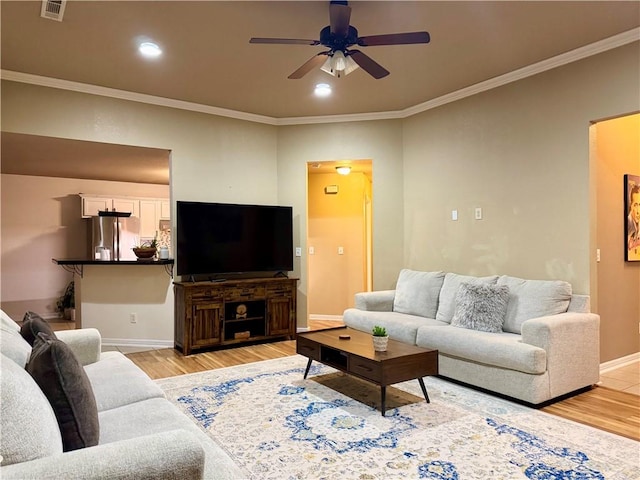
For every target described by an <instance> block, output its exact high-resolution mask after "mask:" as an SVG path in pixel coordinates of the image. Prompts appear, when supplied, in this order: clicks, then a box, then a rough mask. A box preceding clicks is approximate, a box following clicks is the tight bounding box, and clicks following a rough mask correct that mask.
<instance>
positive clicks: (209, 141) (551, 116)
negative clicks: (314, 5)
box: [2, 42, 640, 355]
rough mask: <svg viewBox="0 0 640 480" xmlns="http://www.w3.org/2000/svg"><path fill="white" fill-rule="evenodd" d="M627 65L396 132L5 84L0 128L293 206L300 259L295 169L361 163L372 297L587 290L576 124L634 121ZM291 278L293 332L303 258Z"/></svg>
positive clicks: (584, 135)
mask: <svg viewBox="0 0 640 480" xmlns="http://www.w3.org/2000/svg"><path fill="white" fill-rule="evenodd" d="M638 53H639V43H638V42H636V43H634V44H630V45H627V46H624V47H620V48H617V49H615V50H612V51H609V52H606V53H602V54H599V55H596V56H593V57H591V58H588V59H585V60H582V61H579V62H576V63H573V64H570V65H566V66H564V67H560V68H557V69H555V70H551V71H548V72H545V73H542V74H538V75H536V76H534V77H530V78H527V79H524V80H521V81H518V82H515V83H512V84H508V85H505V86H503V87H500V88H497V89H495V90H492V91H489V92H485V93H482V94H479V95H476V96H474V97H470V98H467V99H464V100H461V101H458V102H455V103H452V104H448V105H445V106H442V107H439V108H437V109H433V110H429V111H427V112H424V113H421V114H418V115H415V116H413V117H411V118H408V119H406V120H404V121H393V120H385V121H370V122H349V123H334V124H319V125H297V126H282V127H274V126H266V125H258V124H252V123H250V122H243V121H238V120H230V119H225V118H218V117H214V116H208V115H204V114H197V113H192V112H184V111H179V110H171V109H169V108H164V107H155V106H149V105H143V104H138V103H134V102H126V101H121V100H114V99H107V98H102V97H95V96H91V95H85V94H79V93H72V92H66V91H59V90H54V89H48V88H43V87H35V86H28V85H21V84H16V83H13V82H6V81H5V82H3V86H2V121H3V126H2V127H3V130H5V131H11V132H17V133H33V134H39V135H50V136H60V137H65V138H78V139H83V140H93V141H107V142H114V143H123V144H130V145H140V146H150V147H159V148H167V149H169V150H171V151H172V166H171V173H172V182H173V183H172V201H174V202H175V201H176V200H180V199H193V200H211V201H216V200H217V201H239V202H242V203H250V202H258V203H261V202H263V203H279V204H282V205H292V206H293V208H294V245H296V246H301V247H302V248H303V250H304V249H306V247H307V245H306V241H305V239H306V233H307V225H306V220H305V218H306V194H307V193H306V192H307V183H306V182H307V169H306V164H307V162H311V161H322V160H342V159H360V158H370V159H372V162H373V256H374V265H373V274H374V282H373V287H374V289H378V290H379V289H386V288H392V287H393V286H394V285H395V280H396V278H397V275H398V272H399V271H400V269H401V268H403V267H410V268H420V269H427V270H436V269H442V270H450V271H457V272H460V273H478V274H482V273H485V272H496V273H508V274H512V275H519V276H523V277H527V278H561V279H566V280H568V281H570V282H571V283H572V284H573V286H574V290H575V291H576V292H579V293H589V291H590V281H591V280H592V279H591V278H590V276H591V274H592V273H593V272H592V271H591V266H590V259H591V258H592V255H593V254H594V252H595V235H594V234H592V228H591V225H595V223H596V216H595V211H594V210H593V209H590V208H589V205H590V202H591V196H590V188H589V182H590V177H589V170H590V169H589V124H590V122H592V121H594V120H598V119H601V118H607V117H613V116H617V115H620V114H624V113H627V112H631V111H637V110H639V109H640V98H639V95H640V92H639V90H638V85H639V84H640V68H639V66H640V65H639V63H640V55H638ZM593 195H595V193H593ZM477 206H479V207H482V208H483V209H484V218H483V220H478V221H475V220H472V219H471V213H472V211H473V208H474V207H477ZM454 208H455V209H457V210H458V211H459V214H460V219H459V220H458V222H457V223H456V222H452V221H451V220H449V219H450V213H451V210H452V209H454ZM294 265H295V272H294V274H295V275H299V276H300V278H301V280H300V284H299V307H300V308H299V312H298V325H299V326H306V318H307V311H306V300H307V299H306V291H307V288H308V285H307V280H306V272H307V265H306V259H305V257H304V256H303V257H301V258H296V260H295V262H294ZM611 288H614V286H612V287H611ZM604 294H607V292H600V295H604ZM118 314H119V315H120V314H122V315H124V313H123V312H121V313H118ZM603 328H604V329H606V328H608V326H607V325H604V326H603ZM635 335H637V330H636V331H635ZM612 354H615V352H612ZM622 354H623V353H622V352H620V355H622Z"/></svg>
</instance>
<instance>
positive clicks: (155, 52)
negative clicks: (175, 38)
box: [138, 42, 162, 58]
mask: <svg viewBox="0 0 640 480" xmlns="http://www.w3.org/2000/svg"><path fill="white" fill-rule="evenodd" d="M138 51H139V52H140V53H141V54H142V55H144V56H145V57H147V58H155V57H159V56H160V55H162V50H161V49H160V47H159V46H158V45H156V44H155V43H153V42H143V43H141V44H140V46H139V47H138Z"/></svg>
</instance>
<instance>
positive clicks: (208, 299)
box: [174, 278, 298, 355]
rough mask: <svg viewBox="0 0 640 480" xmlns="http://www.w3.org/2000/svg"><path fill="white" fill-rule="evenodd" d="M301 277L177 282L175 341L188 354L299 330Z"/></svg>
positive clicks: (282, 335)
mask: <svg viewBox="0 0 640 480" xmlns="http://www.w3.org/2000/svg"><path fill="white" fill-rule="evenodd" d="M297 282H298V279H297V278H255V279H239V280H227V281H223V282H174V294H175V313H174V322H175V328H174V332H175V333H174V345H175V348H176V349H178V350H181V351H182V353H183V354H184V355H191V354H192V353H194V351H201V350H211V349H214V348H216V347H223V346H229V345H234V344H243V343H247V342H259V341H262V340H263V341H267V340H271V339H275V338H278V337H286V338H288V339H289V340H291V339H293V338H294V337H295V333H296V292H297Z"/></svg>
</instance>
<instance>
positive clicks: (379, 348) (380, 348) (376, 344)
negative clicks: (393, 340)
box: [373, 336, 389, 352]
mask: <svg viewBox="0 0 640 480" xmlns="http://www.w3.org/2000/svg"><path fill="white" fill-rule="evenodd" d="M387 343H389V337H388V336H387V337H373V349H374V350H375V351H376V352H386V351H387Z"/></svg>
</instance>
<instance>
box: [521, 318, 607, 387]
mask: <svg viewBox="0 0 640 480" xmlns="http://www.w3.org/2000/svg"><path fill="white" fill-rule="evenodd" d="M522 342H523V343H527V344H529V345H535V346H537V347H540V348H544V349H545V351H546V352H547V372H548V373H549V383H550V390H551V392H550V393H551V396H552V397H556V396H558V395H562V394H564V393H569V392H572V391H574V390H577V389H579V388H583V387H586V386H590V385H594V384H596V383H598V381H599V379H600V316H599V315H597V314H595V313H575V312H567V313H561V314H559V315H549V316H546V317H539V318H532V319H530V320H527V321H525V322H524V323H523V324H522Z"/></svg>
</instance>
